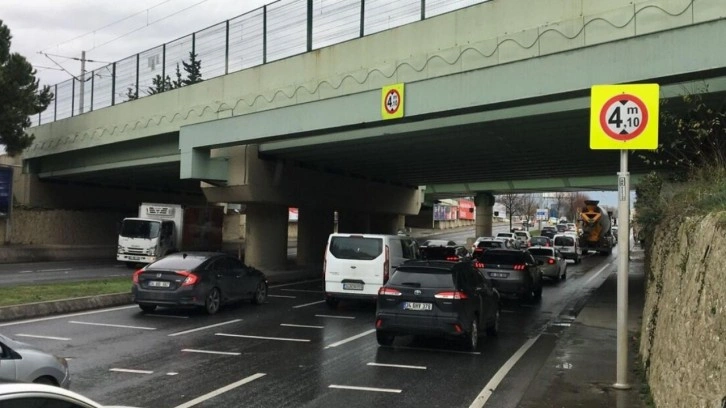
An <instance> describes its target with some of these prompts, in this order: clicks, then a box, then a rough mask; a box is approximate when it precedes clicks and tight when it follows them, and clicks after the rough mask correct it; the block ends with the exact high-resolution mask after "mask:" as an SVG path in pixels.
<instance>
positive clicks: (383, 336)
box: [376, 330, 396, 346]
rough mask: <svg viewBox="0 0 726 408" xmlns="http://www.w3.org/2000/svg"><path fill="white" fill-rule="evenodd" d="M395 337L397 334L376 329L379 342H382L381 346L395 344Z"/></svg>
mask: <svg viewBox="0 0 726 408" xmlns="http://www.w3.org/2000/svg"><path fill="white" fill-rule="evenodd" d="M395 338H396V336H394V335H392V334H388V333H385V332H382V331H378V330H376V340H378V344H380V345H381V346H390V345H391V344H393V340H394V339H395Z"/></svg>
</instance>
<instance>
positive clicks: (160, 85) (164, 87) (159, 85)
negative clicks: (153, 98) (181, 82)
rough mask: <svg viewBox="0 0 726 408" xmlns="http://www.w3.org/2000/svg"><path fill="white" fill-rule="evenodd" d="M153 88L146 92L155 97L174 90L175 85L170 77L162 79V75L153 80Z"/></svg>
mask: <svg viewBox="0 0 726 408" xmlns="http://www.w3.org/2000/svg"><path fill="white" fill-rule="evenodd" d="M151 85H152V86H151V87H149V89H148V90H147V91H146V92H147V93H148V94H149V95H155V94H158V93H162V92H164V91H168V90H170V89H173V87H174V86H173V84H172V82H171V78H170V77H169V75H167V76H166V78H162V77H161V75H158V74H157V75H156V76H155V77H154V78H153V79H152V80H151Z"/></svg>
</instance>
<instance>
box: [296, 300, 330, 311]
mask: <svg viewBox="0 0 726 408" xmlns="http://www.w3.org/2000/svg"><path fill="white" fill-rule="evenodd" d="M323 302H325V299H323V300H318V301H317V302H310V303H305V304H302V305H297V306H293V307H292V308H293V309H300V308H301V307H307V306H312V305H317V304H320V303H323Z"/></svg>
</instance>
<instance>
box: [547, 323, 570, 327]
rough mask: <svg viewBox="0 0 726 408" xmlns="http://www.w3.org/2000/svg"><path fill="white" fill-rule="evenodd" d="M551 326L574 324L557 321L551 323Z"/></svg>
mask: <svg viewBox="0 0 726 408" xmlns="http://www.w3.org/2000/svg"><path fill="white" fill-rule="evenodd" d="M550 326H558V327H570V326H572V323H566V322H556V323H552V324H550Z"/></svg>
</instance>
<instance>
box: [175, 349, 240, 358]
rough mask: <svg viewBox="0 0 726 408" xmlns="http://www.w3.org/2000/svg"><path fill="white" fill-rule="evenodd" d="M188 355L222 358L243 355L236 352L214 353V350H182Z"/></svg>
mask: <svg viewBox="0 0 726 408" xmlns="http://www.w3.org/2000/svg"><path fill="white" fill-rule="evenodd" d="M182 351H183V352H186V353H202V354H219V355H222V356H239V355H241V354H242V353H238V352H236V351H212V350H198V349H182Z"/></svg>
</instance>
